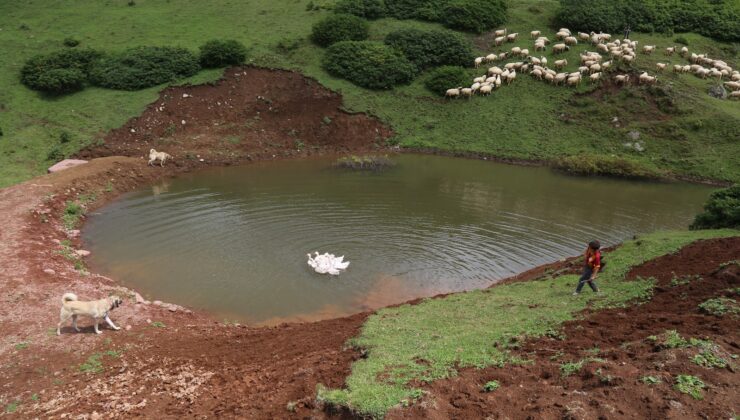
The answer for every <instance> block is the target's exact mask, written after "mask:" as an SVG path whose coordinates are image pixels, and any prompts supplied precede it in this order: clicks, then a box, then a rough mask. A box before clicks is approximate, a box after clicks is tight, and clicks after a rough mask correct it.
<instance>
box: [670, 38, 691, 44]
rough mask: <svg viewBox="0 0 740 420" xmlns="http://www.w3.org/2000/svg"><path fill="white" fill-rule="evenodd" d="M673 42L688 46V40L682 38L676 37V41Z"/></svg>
mask: <svg viewBox="0 0 740 420" xmlns="http://www.w3.org/2000/svg"><path fill="white" fill-rule="evenodd" d="M673 42H675V43H677V44H683V45H689V40H688V39H686V38H685V37H683V36H679V37H676V39H674V40H673Z"/></svg>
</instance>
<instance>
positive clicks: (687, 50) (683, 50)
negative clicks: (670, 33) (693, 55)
mask: <svg viewBox="0 0 740 420" xmlns="http://www.w3.org/2000/svg"><path fill="white" fill-rule="evenodd" d="M687 55H689V49H688V48H686V47H683V48H681V56H682V57H686V56H687Z"/></svg>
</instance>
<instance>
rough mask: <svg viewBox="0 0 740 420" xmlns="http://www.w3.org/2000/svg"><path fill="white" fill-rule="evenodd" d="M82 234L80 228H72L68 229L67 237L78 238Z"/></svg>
mask: <svg viewBox="0 0 740 420" xmlns="http://www.w3.org/2000/svg"><path fill="white" fill-rule="evenodd" d="M78 236H80V230H79V229H72V230H68V231H67V237H68V238H76V237H78Z"/></svg>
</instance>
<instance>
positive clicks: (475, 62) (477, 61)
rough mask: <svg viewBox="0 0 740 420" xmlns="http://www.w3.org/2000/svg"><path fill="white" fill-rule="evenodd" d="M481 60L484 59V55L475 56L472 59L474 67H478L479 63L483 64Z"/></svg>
mask: <svg viewBox="0 0 740 420" xmlns="http://www.w3.org/2000/svg"><path fill="white" fill-rule="evenodd" d="M483 60H484V57H476V58H475V60H474V61H473V65H474V66H475V68H476V69H477V68H478V67H480V65H481V64H483Z"/></svg>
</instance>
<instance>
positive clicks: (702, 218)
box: [689, 184, 740, 230]
mask: <svg viewBox="0 0 740 420" xmlns="http://www.w3.org/2000/svg"><path fill="white" fill-rule="evenodd" d="M725 227H728V228H738V227H740V184H739V185H734V186H732V187H730V188H726V189H723V190H719V191H715V192H713V193H712V195H710V196H709V199H708V200H707V202H706V203H705V204H704V212H703V213H699V214H698V215H697V216H696V217H695V218H694V222H693V223H692V224H691V226H689V229H692V230H696V229H720V228H725Z"/></svg>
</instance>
